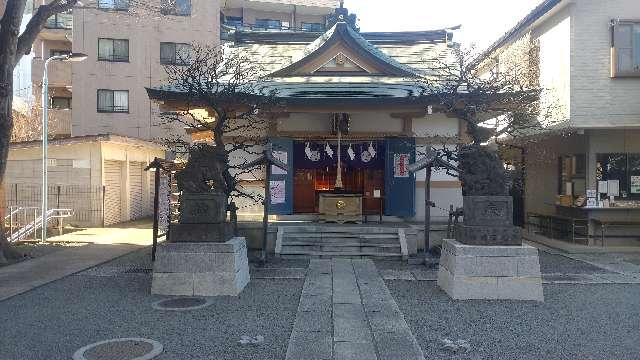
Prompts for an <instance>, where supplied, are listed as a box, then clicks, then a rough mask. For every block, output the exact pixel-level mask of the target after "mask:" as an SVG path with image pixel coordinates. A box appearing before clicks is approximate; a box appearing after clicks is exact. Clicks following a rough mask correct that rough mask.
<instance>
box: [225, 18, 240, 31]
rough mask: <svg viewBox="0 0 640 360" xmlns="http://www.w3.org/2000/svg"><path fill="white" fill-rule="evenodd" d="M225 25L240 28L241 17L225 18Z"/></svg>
mask: <svg viewBox="0 0 640 360" xmlns="http://www.w3.org/2000/svg"><path fill="white" fill-rule="evenodd" d="M224 19H225V20H224V23H225V25H228V26H232V27H235V28H236V29H237V28H241V27H242V16H225V18H224Z"/></svg>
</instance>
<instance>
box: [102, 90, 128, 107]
mask: <svg viewBox="0 0 640 360" xmlns="http://www.w3.org/2000/svg"><path fill="white" fill-rule="evenodd" d="M98 112H108V113H118V112H124V113H126V112H129V90H107V89H99V90H98Z"/></svg>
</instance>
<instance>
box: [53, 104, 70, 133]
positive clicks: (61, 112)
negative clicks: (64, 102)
mask: <svg viewBox="0 0 640 360" xmlns="http://www.w3.org/2000/svg"><path fill="white" fill-rule="evenodd" d="M71 114H72V112H71V109H49V136H51V137H54V138H61V137H69V136H71Z"/></svg>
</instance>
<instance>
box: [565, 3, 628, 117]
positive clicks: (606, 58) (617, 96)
mask: <svg viewBox="0 0 640 360" xmlns="http://www.w3.org/2000/svg"><path fill="white" fill-rule="evenodd" d="M572 11H573V18H574V20H573V21H572V29H571V45H572V48H571V120H572V122H573V124H575V125H578V126H584V127H596V128H597V127H602V126H606V125H612V126H635V127H637V126H640V101H638V100H639V99H640V78H631V79H612V78H611V77H610V69H611V54H610V45H611V33H610V28H609V23H610V21H611V20H612V19H618V18H620V19H640V2H639V1H638V0H607V1H602V0H575V6H574V8H573V10H572Z"/></svg>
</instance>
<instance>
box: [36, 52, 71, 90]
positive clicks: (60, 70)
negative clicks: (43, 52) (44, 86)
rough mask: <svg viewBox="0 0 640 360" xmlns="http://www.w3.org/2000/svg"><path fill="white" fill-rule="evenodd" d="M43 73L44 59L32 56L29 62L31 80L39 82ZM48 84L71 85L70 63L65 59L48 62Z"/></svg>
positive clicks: (51, 85) (54, 85) (52, 85)
mask: <svg viewBox="0 0 640 360" xmlns="http://www.w3.org/2000/svg"><path fill="white" fill-rule="evenodd" d="M43 73H44V60H43V59H41V58H34V59H33V60H32V62H31V81H32V82H33V83H41V82H42V75H43ZM48 75H49V86H50V87H57V86H58V87H66V86H71V63H70V62H66V61H50V62H49V74H48Z"/></svg>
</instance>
